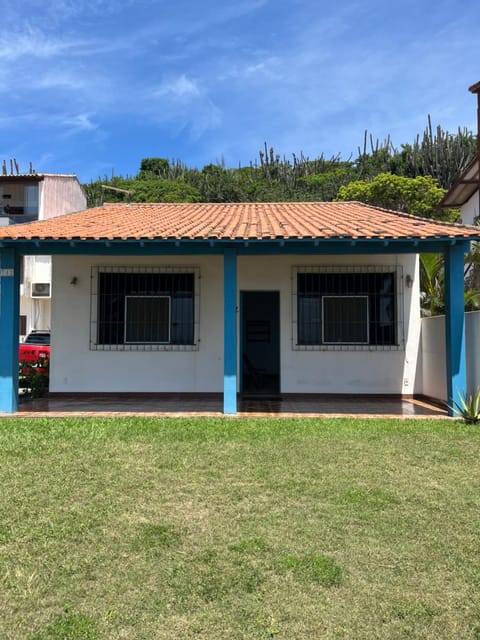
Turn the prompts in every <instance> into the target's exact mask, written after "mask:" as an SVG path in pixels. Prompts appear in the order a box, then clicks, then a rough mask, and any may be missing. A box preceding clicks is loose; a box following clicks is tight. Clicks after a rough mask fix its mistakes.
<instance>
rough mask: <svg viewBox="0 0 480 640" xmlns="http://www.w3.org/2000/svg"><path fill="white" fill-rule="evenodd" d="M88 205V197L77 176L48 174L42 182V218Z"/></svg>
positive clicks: (40, 196) (71, 211)
mask: <svg viewBox="0 0 480 640" xmlns="http://www.w3.org/2000/svg"><path fill="white" fill-rule="evenodd" d="M86 207H87V198H86V195H85V192H84V190H83V188H82V186H81V184H80V182H79V181H78V179H77V177H76V176H62V175H46V176H45V177H44V178H43V181H42V182H41V183H40V190H39V216H38V217H39V219H40V220H44V219H47V218H56V217H57V216H61V215H63V214H65V213H73V212H74V211H82V210H83V209H86Z"/></svg>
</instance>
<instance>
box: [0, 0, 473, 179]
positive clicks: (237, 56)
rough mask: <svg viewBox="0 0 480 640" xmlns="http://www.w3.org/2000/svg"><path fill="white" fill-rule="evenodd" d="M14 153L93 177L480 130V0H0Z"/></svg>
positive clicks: (8, 144) (4, 85) (0, 46)
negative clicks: (426, 132) (168, 162)
mask: <svg viewBox="0 0 480 640" xmlns="http://www.w3.org/2000/svg"><path fill="white" fill-rule="evenodd" d="M0 9H1V13H0V15H1V16H2V30H1V35H0V160H2V159H7V160H8V159H9V158H12V157H15V158H16V159H17V160H18V162H19V163H20V168H21V169H22V170H27V168H28V162H29V161H30V160H31V161H32V162H33V166H34V168H35V169H36V170H37V171H39V172H42V171H44V172H60V173H77V175H78V176H79V177H80V179H81V180H82V181H89V180H90V179H96V178H97V177H98V176H103V175H105V174H107V175H110V174H111V172H112V169H113V170H114V172H115V174H124V175H125V174H130V175H133V174H135V173H136V172H137V170H138V167H139V164H140V160H141V158H143V157H150V156H158V157H166V158H179V159H181V160H183V161H184V162H186V163H187V164H188V165H189V166H198V167H202V166H203V165H204V164H207V163H210V162H217V161H220V160H222V158H223V159H224V161H225V163H226V165H227V166H238V164H239V163H242V164H248V162H249V161H250V160H253V159H255V158H256V157H257V156H258V150H259V149H260V148H261V147H262V146H263V142H264V141H265V140H266V141H267V143H268V145H273V146H274V148H275V150H276V151H277V152H279V153H281V154H286V155H290V154H291V153H292V152H295V153H299V152H300V151H303V153H304V154H305V155H307V156H309V157H311V158H313V157H316V156H318V155H319V154H320V153H322V152H323V153H324V154H325V155H326V156H331V155H334V154H338V153H340V154H341V155H342V157H344V158H348V157H349V156H350V154H351V153H353V154H356V150H357V147H358V145H360V144H361V143H362V138H363V131H364V130H365V129H368V130H369V132H372V133H373V135H374V136H375V137H378V138H380V139H383V138H384V137H385V136H386V135H387V134H388V133H390V134H391V136H392V140H393V142H394V144H395V145H397V146H399V145H400V144H401V143H402V142H410V141H412V140H413V138H414V136H415V134H416V133H417V132H420V133H421V132H422V131H423V129H424V127H425V124H426V119H427V114H428V113H430V114H431V115H432V119H433V122H434V123H435V124H441V125H442V127H444V128H446V129H449V130H451V131H455V130H456V129H457V127H458V126H461V127H468V128H469V129H472V130H474V131H476V97H475V96H473V95H472V94H470V93H469V92H468V90H467V88H468V86H469V85H471V84H473V83H475V82H477V81H479V80H480V65H479V64H478V61H479V60H480V38H479V37H478V33H479V27H480V6H479V4H478V0H436V1H435V2H433V1H432V0H415V1H412V0H402V2H385V0H337V2H326V1H324V0H288V1H287V0H233V1H230V0H203V1H202V0H198V1H194V0H169V1H168V2H166V1H164V0H49V1H47V2H45V1H44V0H42V1H40V0H18V1H17V2H13V1H12V0H0Z"/></svg>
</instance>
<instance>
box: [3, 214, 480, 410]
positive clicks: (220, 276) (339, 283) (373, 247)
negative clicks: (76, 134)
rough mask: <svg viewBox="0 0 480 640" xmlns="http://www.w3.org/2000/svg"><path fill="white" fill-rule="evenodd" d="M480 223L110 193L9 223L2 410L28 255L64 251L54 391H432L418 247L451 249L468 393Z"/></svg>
mask: <svg viewBox="0 0 480 640" xmlns="http://www.w3.org/2000/svg"><path fill="white" fill-rule="evenodd" d="M479 239H480V233H479V230H478V229H475V228H471V227H466V226H462V225H457V224H451V223H443V222H437V221H433V220H427V219H422V218H418V217H415V216H409V215H406V214H401V213H396V212H392V211H387V210H384V209H380V208H376V207H372V206H368V205H364V204H361V203H357V202H337V203H332V202H317V203H315V202H309V203H270V204H268V203H267V204H264V203H239V204H163V203H162V204H106V205H103V206H102V207H97V208H94V209H89V210H85V211H81V212H78V213H72V214H70V215H66V216H60V217H57V218H54V219H49V220H43V221H37V222H32V223H29V224H24V225H15V226H10V227H5V228H3V229H0V258H1V265H0V267H1V270H0V275H1V278H2V280H1V293H0V330H1V332H2V336H5V339H6V341H7V343H6V350H7V357H6V358H3V359H1V360H0V411H16V407H17V388H16V379H17V358H18V349H17V348H16V341H17V336H18V326H17V325H18V320H17V318H18V314H17V308H18V296H17V295H16V293H15V292H16V283H17V282H18V281H19V275H20V274H19V264H20V257H21V256H22V255H30V254H36V255H42V254H45V255H52V256H53V288H54V291H55V296H54V299H53V311H52V358H51V381H50V384H51V386H50V390H51V391H53V392H56V393H65V394H69V393H81V392H113V391H115V392H132V391H135V392H146V391H148V392H157V393H163V392H184V393H191V392H195V393H204V394H208V393H219V392H220V393H223V397H224V411H225V413H235V412H236V407H237V393H239V392H240V393H243V394H255V393H260V394H270V395H271V394H277V393H282V394H289V393H309V394H329V395H332V394H338V393H348V394H372V393H374V394H389V395H402V394H406V395H413V394H421V393H422V392H423V389H422V376H421V373H420V372H419V367H420V362H419V353H420V309H419V277H418V254H419V252H435V253H444V254H445V257H446V290H447V293H446V298H447V299H446V306H447V318H448V321H447V329H446V338H445V341H446V351H447V374H446V375H447V380H446V383H447V388H448V398H449V401H450V403H451V402H452V400H453V399H454V398H458V394H459V393H463V392H464V391H465V388H466V387H465V344H464V342H465V331H464V314H463V287H464V284H463V258H464V253H465V252H466V251H468V249H469V246H470V241H471V240H479Z"/></svg>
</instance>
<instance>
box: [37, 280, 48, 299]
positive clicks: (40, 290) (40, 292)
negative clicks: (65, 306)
mask: <svg viewBox="0 0 480 640" xmlns="http://www.w3.org/2000/svg"><path fill="white" fill-rule="evenodd" d="M50 296H51V293H50V282H32V298H50Z"/></svg>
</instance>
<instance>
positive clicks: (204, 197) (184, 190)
mask: <svg viewBox="0 0 480 640" xmlns="http://www.w3.org/2000/svg"><path fill="white" fill-rule="evenodd" d="M475 153H476V138H475V136H474V135H473V134H472V133H471V132H469V131H468V130H466V129H463V130H461V129H458V131H457V132H456V133H453V134H452V133H449V132H448V131H445V130H443V129H442V127H441V126H438V127H436V128H435V129H434V128H433V127H432V124H431V120H430V118H429V119H428V124H427V127H426V129H425V131H424V132H423V135H422V136H420V135H417V136H416V137H415V139H414V141H413V143H410V144H402V145H401V146H400V148H399V149H398V148H395V147H394V146H393V144H392V142H391V140H390V138H387V140H385V141H384V142H383V143H379V141H378V140H377V141H375V140H374V139H373V137H372V136H371V135H370V136H369V135H368V134H367V133H365V135H364V139H363V143H362V145H361V146H359V147H358V152H357V154H356V157H354V158H353V157H351V158H348V159H346V160H345V159H342V158H341V157H340V156H334V157H331V158H328V159H327V158H326V157H325V156H324V154H320V155H319V156H318V157H317V158H315V159H310V158H308V157H305V156H304V155H303V154H302V153H300V154H298V155H297V154H295V153H292V154H291V156H290V157H286V156H281V155H280V154H278V153H276V152H275V150H274V148H273V147H270V148H269V147H268V146H267V145H266V144H265V146H264V149H263V150H261V151H260V152H259V154H258V158H257V159H256V160H254V161H252V162H250V163H249V165H248V166H245V167H242V166H239V167H237V168H227V167H226V166H225V165H224V164H223V163H218V164H207V165H205V166H204V167H203V168H202V169H198V168H191V167H188V166H187V165H186V164H185V163H184V162H182V161H181V160H168V159H166V158H161V157H157V158H144V159H143V160H142V161H141V164H140V168H139V171H138V173H137V174H136V175H135V176H114V175H112V176H104V177H103V178H100V177H99V179H98V180H96V181H92V182H91V183H89V184H86V185H84V186H85V189H86V192H87V197H88V205H89V206H96V205H99V204H101V203H103V202H121V201H127V200H128V199H130V200H131V201H132V202H281V201H284V202H285V201H330V200H337V199H338V200H347V199H355V200H360V201H363V202H368V203H370V204H376V205H379V206H386V207H388V208H392V209H396V210H400V211H407V212H410V213H413V214H417V215H424V216H428V217H439V216H440V217H442V216H443V217H445V214H441V213H440V214H439V213H438V212H437V211H436V205H437V204H438V202H439V201H440V199H441V197H442V196H443V194H444V193H445V190H446V189H448V188H449V187H450V186H451V184H452V183H453V182H454V180H455V179H456V178H457V177H458V176H459V175H460V174H461V173H462V171H464V169H465V168H466V166H467V165H468V164H469V162H471V160H472V159H473V157H474V156H475ZM116 189H120V190H126V191H128V192H129V194H125V193H124V192H123V191H117V190H116Z"/></svg>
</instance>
